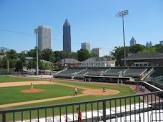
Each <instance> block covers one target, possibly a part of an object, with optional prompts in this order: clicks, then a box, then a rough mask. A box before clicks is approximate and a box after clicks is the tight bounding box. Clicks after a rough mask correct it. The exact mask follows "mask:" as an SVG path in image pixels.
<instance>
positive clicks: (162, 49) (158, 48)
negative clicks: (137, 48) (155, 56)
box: [155, 44, 163, 53]
mask: <svg viewBox="0 0 163 122" xmlns="http://www.w3.org/2000/svg"><path fill="white" fill-rule="evenodd" d="M155 49H156V52H158V53H163V45H161V44H157V45H155Z"/></svg>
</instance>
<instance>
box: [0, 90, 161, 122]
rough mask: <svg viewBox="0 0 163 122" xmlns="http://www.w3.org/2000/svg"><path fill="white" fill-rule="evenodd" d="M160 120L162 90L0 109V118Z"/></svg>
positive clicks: (24, 121)
mask: <svg viewBox="0 0 163 122" xmlns="http://www.w3.org/2000/svg"><path fill="white" fill-rule="evenodd" d="M77 121H82V122H98V121H103V122H163V91H159V92H151V93H146V94H137V95H130V96H124V97H114V98H109V99H100V100H94V101H86V102H77V103H69V104H60V105H50V106H41V107H30V108H19V109H10V110H1V111H0V122H77Z"/></svg>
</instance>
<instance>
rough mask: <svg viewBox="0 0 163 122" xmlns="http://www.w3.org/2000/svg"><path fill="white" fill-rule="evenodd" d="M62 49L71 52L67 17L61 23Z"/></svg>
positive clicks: (69, 28)
mask: <svg viewBox="0 0 163 122" xmlns="http://www.w3.org/2000/svg"><path fill="white" fill-rule="evenodd" d="M63 51H65V52H71V27H70V23H69V22H68V20H67V19H66V20H65V22H64V24H63Z"/></svg>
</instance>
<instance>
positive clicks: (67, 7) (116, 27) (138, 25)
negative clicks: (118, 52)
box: [0, 0, 163, 54]
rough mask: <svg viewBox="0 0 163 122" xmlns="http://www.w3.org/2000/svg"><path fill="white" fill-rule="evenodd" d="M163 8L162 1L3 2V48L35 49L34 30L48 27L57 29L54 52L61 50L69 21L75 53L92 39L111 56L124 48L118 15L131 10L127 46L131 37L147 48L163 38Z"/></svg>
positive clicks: (0, 26)
mask: <svg viewBox="0 0 163 122" xmlns="http://www.w3.org/2000/svg"><path fill="white" fill-rule="evenodd" d="M38 3H39V4H38ZM63 3H64V4H63ZM162 5H163V2H162V1H161V0H156V1H152V0H144V1H141V0H133V1H129V0H125V1H123V2H122V1H112V0H111V1H103V2H101V1H100V2H99V1H97V0H95V1H94V2H93V4H92V0H90V1H86V0H84V1H74V0H72V1H66V0H61V1H52V0H48V1H41V2H40V1H39V2H38V0H36V1H32V0H29V1H28V2H27V1H23V2H22V1H21V0H16V1H9V0H5V1H4V0H2V1H0V8H1V9H0V14H1V16H0V19H1V24H0V35H1V36H0V46H3V47H7V48H11V49H16V50H17V51H23V50H28V49H32V48H34V47H35V34H34V33H33V28H36V27H37V26H38V25H48V26H50V27H51V28H52V29H53V30H54V31H53V32H52V35H53V38H52V49H53V50H62V24H63V22H64V20H65V18H68V20H69V21H70V22H71V26H72V32H71V35H72V51H77V50H78V49H80V44H81V42H83V40H90V43H91V46H92V47H99V48H101V49H102V53H103V54H104V53H105V54H108V53H109V51H111V50H113V48H114V47H115V46H123V41H122V26H121V24H122V23H121V20H120V19H119V18H117V17H116V16H115V15H116V13H117V12H118V11H120V10H123V9H128V10H129V15H128V16H127V17H126V18H125V21H126V23H125V24H126V43H127V44H126V45H127V46H129V41H130V39H131V37H132V36H134V37H135V38H136V40H139V42H137V43H140V44H144V45H145V43H146V41H152V44H153V45H154V44H156V43H159V41H160V40H162V39H163V35H162V31H163V23H162V20H163V15H162V10H163V9H162ZM90 6H91V7H90ZM43 7H45V9H44V10H42V9H41V8H43ZM63 8H64V9H63ZM137 8H139V9H137ZM24 13H25V14H24ZM9 31H10V32H9ZM11 31H13V32H14V33H12V32H11ZM20 32H21V33H20ZM24 42H28V43H24ZM18 44H19V45H21V46H18Z"/></svg>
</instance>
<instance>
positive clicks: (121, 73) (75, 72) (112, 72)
mask: <svg viewBox="0 0 163 122" xmlns="http://www.w3.org/2000/svg"><path fill="white" fill-rule="evenodd" d="M146 70H147V69H146V68H128V69H127V68H88V69H87V68H74V69H73V68H70V69H66V70H63V71H60V72H59V73H56V74H55V75H54V76H55V77H63V78H77V79H81V78H84V77H85V76H106V77H107V76H109V77H110V76H113V77H135V78H139V77H141V76H143V74H144V73H145V72H146Z"/></svg>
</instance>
